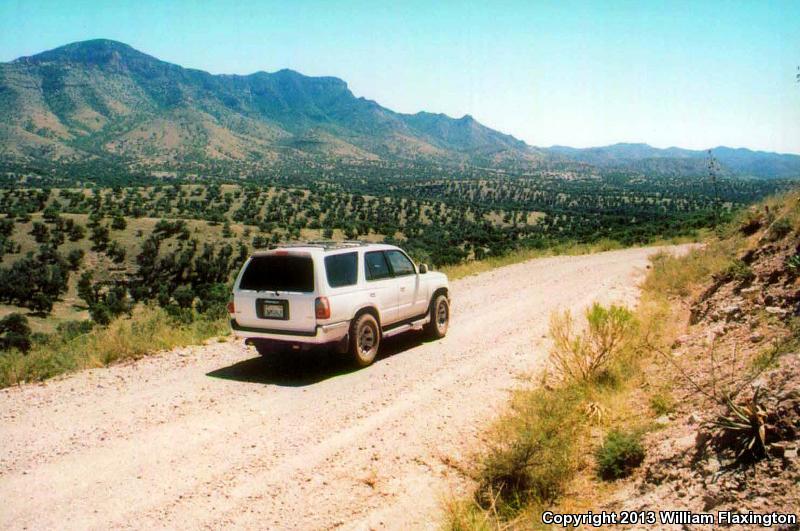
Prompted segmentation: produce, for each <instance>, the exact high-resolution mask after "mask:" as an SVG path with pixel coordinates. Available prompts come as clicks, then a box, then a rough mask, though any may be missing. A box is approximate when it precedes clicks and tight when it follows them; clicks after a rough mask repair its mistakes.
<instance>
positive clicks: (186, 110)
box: [0, 39, 800, 178]
mask: <svg viewBox="0 0 800 531" xmlns="http://www.w3.org/2000/svg"><path fill="white" fill-rule="evenodd" d="M0 113H1V114H2V116H3V117H4V118H3V119H2V120H0V158H1V159H5V160H9V159H11V160H48V161H67V162H68V161H76V160H93V159H108V158H119V159H120V160H127V161H129V162H131V163H136V164H143V165H146V166H159V165H164V164H173V165H174V164H182V163H195V164H197V163H200V164H208V163H212V162H214V161H233V162H237V163H238V162H246V163H258V164H260V163H265V162H266V163H275V162H285V161H295V162H297V161H304V160H309V159H316V158H320V157H322V158H327V159H330V158H333V159H339V160H372V161H392V160H399V161H411V162H428V163H443V164H454V165H460V164H472V165H479V166H490V167H503V168H509V167H510V168H516V169H521V170H525V169H530V168H536V167H538V166H540V165H543V164H546V165H550V166H552V165H553V164H564V165H573V166H581V167H582V165H587V164H588V165H590V166H594V167H596V168H600V169H624V170H627V171H640V172H644V173H653V174H658V175H660V174H684V175H692V174H703V173H705V172H706V169H704V168H705V166H706V165H707V160H706V158H707V155H706V153H705V152H703V151H693V150H685V149H682V148H667V149H663V150H662V149H659V148H653V147H652V146H649V145H647V144H641V143H639V144H633V143H629V144H622V143H620V144H614V145H611V146H603V147H596V148H583V149H579V148H570V147H566V146H552V147H550V148H540V147H535V146H531V145H528V144H527V143H526V142H524V141H522V140H520V139H517V138H516V137H514V136H513V135H510V134H506V133H502V132H500V131H496V130H494V129H491V128H489V127H486V126H484V125H483V124H481V123H480V122H478V121H477V120H475V119H474V118H473V117H472V116H470V115H468V114H466V115H464V116H462V117H460V118H452V117H450V116H447V115H445V114H442V113H433V112H427V111H419V112H417V113H414V114H404V113H399V112H395V111H393V110H391V109H388V108H386V107H383V106H381V105H380V104H379V103H378V102H376V101H373V100H369V99H366V98H364V97H357V96H355V95H354V94H353V93H352V91H351V90H350V88H349V86H348V84H347V82H346V81H344V80H342V79H340V78H337V77H333V76H319V77H311V76H305V75H303V74H301V73H299V72H297V71H294V70H291V69H288V68H284V69H281V70H278V71H276V72H272V73H269V72H265V71H257V72H253V73H251V74H246V75H241V74H211V73H209V72H206V71H204V70H199V69H192V68H184V67H182V66H180V65H176V64H173V63H169V62H166V61H163V60H161V59H158V58H156V57H153V56H151V55H148V54H146V53H144V52H141V51H139V50H136V49H135V48H133V47H132V46H130V45H127V44H125V43H121V42H118V41H113V40H109V39H93V40H89V41H80V42H76V43H71V44H67V45H64V46H61V47H58V48H54V49H52V50H47V51H44V52H41V53H38V54H34V55H30V56H24V57H19V58H17V59H15V60H13V61H10V62H6V63H0ZM713 152H714V154H715V157H717V158H718V160H719V162H720V163H721V164H722V167H723V173H728V174H731V175H751V176H755V177H764V178H769V177H793V176H800V156H797V155H788V154H774V153H766V152H754V151H750V150H746V149H745V150H742V149H733V148H725V147H718V148H715V149H714V150H713Z"/></svg>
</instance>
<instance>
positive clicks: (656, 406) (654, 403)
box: [650, 391, 675, 415]
mask: <svg viewBox="0 0 800 531" xmlns="http://www.w3.org/2000/svg"><path fill="white" fill-rule="evenodd" d="M650 409H652V410H653V412H654V413H655V414H656V415H666V414H667V413H672V412H673V411H674V410H675V400H674V399H673V398H672V396H671V395H670V394H669V393H667V392H665V391H659V392H656V393H654V394H653V395H652V396H650Z"/></svg>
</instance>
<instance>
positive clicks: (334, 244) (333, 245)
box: [268, 240, 371, 250]
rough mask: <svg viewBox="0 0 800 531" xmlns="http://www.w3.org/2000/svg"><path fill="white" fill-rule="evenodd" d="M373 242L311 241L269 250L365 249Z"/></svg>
mask: <svg viewBox="0 0 800 531" xmlns="http://www.w3.org/2000/svg"><path fill="white" fill-rule="evenodd" d="M370 244H371V242H366V241H363V240H341V241H336V240H309V241H307V242H296V241H295V242H279V243H274V244H271V245H269V247H268V249H277V248H279V247H280V248H285V247H318V248H320V249H326V250H327V249H346V248H349V247H363V246H365V245H370Z"/></svg>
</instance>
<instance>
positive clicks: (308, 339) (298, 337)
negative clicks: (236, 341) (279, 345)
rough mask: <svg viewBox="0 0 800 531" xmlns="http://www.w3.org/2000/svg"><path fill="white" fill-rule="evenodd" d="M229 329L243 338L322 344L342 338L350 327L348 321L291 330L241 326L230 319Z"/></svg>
mask: <svg viewBox="0 0 800 531" xmlns="http://www.w3.org/2000/svg"><path fill="white" fill-rule="evenodd" d="M231 329H233V335H235V336H236V337H241V338H245V339H255V338H258V339H271V340H274V341H285V342H288V343H310V344H313V345H322V344H324V343H335V342H337V341H341V340H342V339H344V337H345V336H346V335H347V332H348V330H349V329H350V321H340V322H338V323H332V324H326V325H317V327H316V328H315V329H314V331H311V332H293V331H289V330H275V329H271V328H254V327H249V326H241V325H240V324H239V323H237V322H236V319H231Z"/></svg>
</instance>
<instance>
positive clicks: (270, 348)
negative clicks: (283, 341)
mask: <svg viewBox="0 0 800 531" xmlns="http://www.w3.org/2000/svg"><path fill="white" fill-rule="evenodd" d="M253 347H255V349H256V352H258V353H259V354H261V355H262V356H264V357H267V356H274V355H276V354H279V353H280V352H282V350H283V349H281V348H280V347H279V346H278V345H276V344H275V343H273V342H270V341H253Z"/></svg>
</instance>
